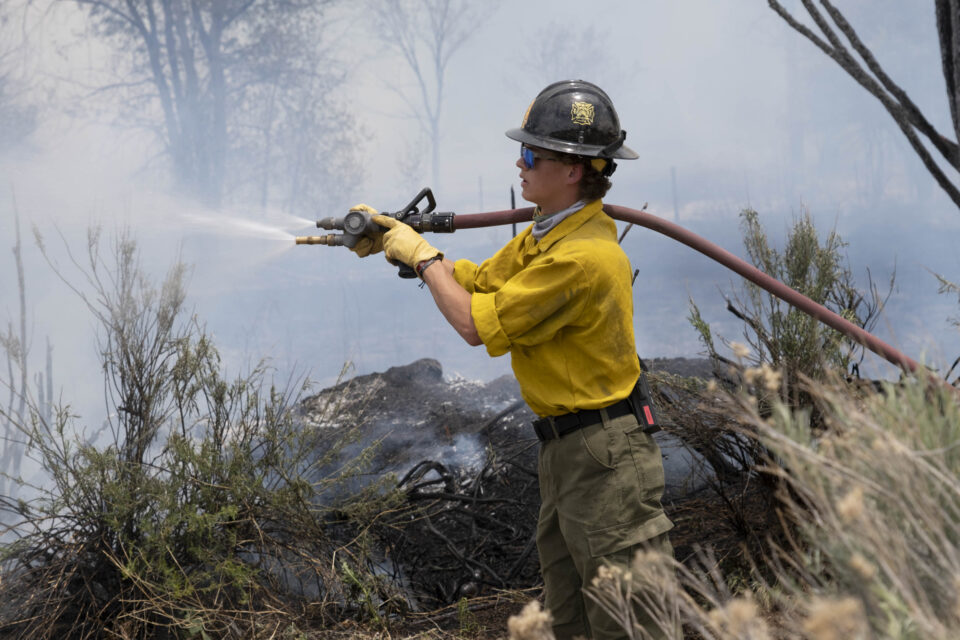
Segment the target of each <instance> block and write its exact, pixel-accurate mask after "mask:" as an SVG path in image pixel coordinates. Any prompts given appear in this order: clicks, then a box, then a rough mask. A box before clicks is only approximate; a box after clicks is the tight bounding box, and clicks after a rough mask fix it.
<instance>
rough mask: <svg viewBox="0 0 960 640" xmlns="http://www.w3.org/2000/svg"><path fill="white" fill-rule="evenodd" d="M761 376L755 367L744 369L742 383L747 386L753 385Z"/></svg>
mask: <svg viewBox="0 0 960 640" xmlns="http://www.w3.org/2000/svg"><path fill="white" fill-rule="evenodd" d="M760 375H761V371H760V369H759V368H757V367H750V368H749V369H744V371H743V381H744V382H746V383H747V384H754V383H755V382H756V381H757V380H758V379H759V378H760Z"/></svg>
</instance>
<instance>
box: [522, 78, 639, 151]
mask: <svg viewBox="0 0 960 640" xmlns="http://www.w3.org/2000/svg"><path fill="white" fill-rule="evenodd" d="M507 137H508V138H512V139H513V140H516V141H518V142H522V143H524V144H528V145H531V146H534V147H540V148H542V149H550V150H551V151H559V152H560V153H569V154H573V155H578V156H586V157H589V158H618V159H623V160H635V159H637V158H638V157H639V156H638V155H637V152H636V151H634V150H633V149H631V148H629V147H627V146H624V144H623V141H624V140H625V139H626V137H627V132H626V131H624V130H623V129H621V128H620V118H618V117H617V111H616V109H614V108H613V103H612V102H611V101H610V97H609V96H607V94H606V93H604V92H603V89H601V88H600V87H598V86H597V85H595V84H591V83H589V82H585V81H583V80H564V81H562V82H554V83H553V84H551V85H550V86H549V87H547V88H546V89H544V90H543V91H541V92H540V94H539V95H538V96H537V97H536V98H534V100H533V102H531V103H530V106H529V107H527V112H526V113H525V114H524V115H523V123H522V124H521V125H520V128H519V129H510V130H509V131H507Z"/></svg>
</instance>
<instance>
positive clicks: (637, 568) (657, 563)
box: [630, 550, 666, 574]
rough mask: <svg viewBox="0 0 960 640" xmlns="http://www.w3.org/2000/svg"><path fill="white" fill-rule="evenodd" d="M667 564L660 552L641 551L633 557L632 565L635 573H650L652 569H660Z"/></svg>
mask: <svg viewBox="0 0 960 640" xmlns="http://www.w3.org/2000/svg"><path fill="white" fill-rule="evenodd" d="M664 564H666V563H665V561H664V557H663V554H662V553H660V552H659V551H647V550H640V551H637V554H636V555H635V556H633V564H632V565H630V567H631V569H633V572H634V573H639V574H642V573H649V572H650V570H651V569H653V568H657V569H659V568H660V567H662V566H663V565H664Z"/></svg>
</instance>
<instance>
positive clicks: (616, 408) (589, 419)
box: [533, 399, 633, 441]
mask: <svg viewBox="0 0 960 640" xmlns="http://www.w3.org/2000/svg"><path fill="white" fill-rule="evenodd" d="M604 409H605V410H606V412H607V418H609V419H611V420H612V419H614V418H619V417H620V416H625V415H628V414H632V413H633V407H631V406H630V402H629V401H627V400H626V399H624V400H621V401H620V402H614V403H613V404H611V405H610V406H608V407H604ZM601 422H603V418H601V417H600V409H584V410H583V411H576V412H574V413H565V414H563V415H562V416H547V417H546V418H540V419H539V420H534V421H533V430H534V431H536V432H537V437H538V438H540V440H541V441H542V440H553V439H554V438H561V437H563V436H565V435H567V434H568V433H572V432H574V431H576V430H577V429H584V428H586V427H589V426H592V425H595V424H599V423H601Z"/></svg>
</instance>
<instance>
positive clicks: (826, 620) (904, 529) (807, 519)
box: [592, 376, 960, 640]
mask: <svg viewBox="0 0 960 640" xmlns="http://www.w3.org/2000/svg"><path fill="white" fill-rule="evenodd" d="M804 384H805V389H804V390H805V392H806V393H807V394H809V397H810V398H812V400H813V401H814V402H816V404H817V407H818V409H819V410H820V412H821V415H822V417H823V426H822V427H819V428H817V429H814V428H812V427H811V425H810V418H809V415H810V414H809V411H803V410H794V409H791V408H790V407H788V406H786V405H785V404H783V403H782V402H774V403H772V404H771V405H770V406H768V407H763V408H761V407H760V406H759V404H758V402H757V400H756V399H755V398H753V397H751V396H749V395H746V394H739V395H729V396H727V397H726V400H725V402H726V406H727V409H728V410H729V411H731V412H734V413H735V414H736V415H737V416H738V418H739V420H740V421H741V422H742V423H743V424H744V425H745V428H746V429H749V430H750V431H751V432H752V433H756V434H757V437H758V438H759V439H760V441H761V442H762V443H763V445H764V446H765V447H767V448H768V449H769V450H770V451H771V452H772V453H773V454H774V457H773V458H772V460H776V461H777V462H778V464H777V465H776V466H773V464H772V463H771V466H769V468H768V469H767V471H768V472H769V473H772V474H775V475H777V476H779V477H780V478H781V479H782V480H783V483H784V487H785V489H784V491H783V494H782V495H781V502H782V504H783V505H784V506H783V511H782V517H783V518H784V519H785V520H786V521H788V522H789V523H790V524H791V526H790V527H789V528H788V530H792V531H793V532H794V534H795V535H794V536H793V537H792V538H789V539H787V540H786V542H785V543H783V544H780V545H775V546H774V548H773V551H772V552H771V554H770V555H769V556H767V557H766V558H764V559H763V561H762V565H760V566H758V567H757V568H756V569H755V571H754V572H753V574H752V577H751V580H750V581H749V582H748V583H744V582H743V581H742V579H741V577H740V576H737V577H736V578H737V581H736V582H735V583H730V581H729V576H724V575H721V574H720V572H719V568H718V565H716V563H714V562H713V561H712V560H711V558H710V556H709V554H705V555H704V556H703V559H702V561H701V563H700V568H699V569H695V568H688V567H684V566H682V565H679V564H677V563H675V562H674V561H672V560H671V559H669V558H663V559H661V562H662V564H663V566H670V567H672V568H673V570H674V571H675V572H676V576H675V577H674V576H673V574H672V573H671V572H669V571H666V572H665V571H663V570H662V569H660V568H657V564H656V563H655V562H650V561H649V559H648V560H647V561H645V562H638V563H635V565H634V567H633V569H632V571H631V574H630V576H629V578H630V580H631V581H632V583H633V585H634V586H633V587H630V588H624V586H623V585H622V584H619V583H618V582H617V581H618V580H620V581H622V580H623V579H624V577H623V576H604V577H602V579H601V580H599V581H598V584H596V585H594V587H592V588H593V589H594V590H595V591H598V592H600V593H602V594H605V596H603V597H607V598H615V597H616V596H617V594H621V593H627V594H631V593H634V595H632V596H631V599H632V600H633V602H634V603H636V604H637V605H638V606H647V602H646V601H644V600H642V599H639V598H637V596H636V595H635V592H637V591H638V590H639V589H638V586H637V585H640V584H643V583H644V581H646V582H647V583H648V585H649V584H656V582H657V580H660V581H661V584H660V586H659V587H658V588H659V589H660V591H662V592H668V593H673V594H676V604H675V608H676V610H677V611H678V612H679V616H680V621H681V622H682V624H683V625H684V628H685V629H687V630H688V631H689V632H691V633H696V634H698V635H699V636H700V637H703V638H716V639H727V638H729V639H732V638H745V637H749V638H767V637H769V638H797V637H808V638H818V639H823V640H828V639H831V638H844V639H849V640H854V639H856V638H924V639H934V640H941V639H942V640H947V639H950V638H957V637H960V581H958V579H957V576H960V533H958V531H960V527H958V524H960V446H958V443H960V402H958V396H957V392H956V390H953V389H951V388H950V387H949V386H947V385H944V384H943V383H942V382H941V381H939V380H936V379H934V378H927V377H923V376H921V377H919V378H910V379H905V380H903V381H902V382H900V383H899V384H886V385H884V387H883V389H882V391H881V392H879V393H875V392H873V391H872V390H870V391H868V392H863V393H860V392H857V391H856V390H855V389H854V388H852V387H851V386H849V385H848V384H847V383H845V382H842V381H839V380H828V381H825V382H812V381H809V380H807V381H806V382H805V383H804ZM771 576H772V578H771ZM678 585H679V587H682V588H679V587H678ZM667 610H668V611H669V609H667ZM662 623H663V625H664V628H669V626H668V625H669V624H670V623H671V616H670V614H667V615H666V616H665V618H663V620H662ZM631 637H634V638H643V637H646V636H644V635H643V633H642V632H641V631H640V630H638V629H634V630H631ZM676 637H680V636H679V635H678V636H676Z"/></svg>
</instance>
